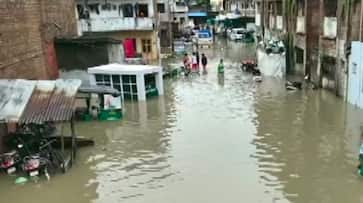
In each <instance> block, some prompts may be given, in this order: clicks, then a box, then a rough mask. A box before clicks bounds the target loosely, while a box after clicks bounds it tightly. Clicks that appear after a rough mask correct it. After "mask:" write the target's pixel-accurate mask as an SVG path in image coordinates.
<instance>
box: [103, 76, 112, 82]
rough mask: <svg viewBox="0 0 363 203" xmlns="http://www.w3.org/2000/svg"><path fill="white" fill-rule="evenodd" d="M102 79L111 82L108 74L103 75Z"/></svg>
mask: <svg viewBox="0 0 363 203" xmlns="http://www.w3.org/2000/svg"><path fill="white" fill-rule="evenodd" d="M103 80H104V81H105V82H111V79H110V76H109V75H103Z"/></svg>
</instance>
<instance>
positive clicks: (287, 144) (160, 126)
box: [0, 41, 363, 203]
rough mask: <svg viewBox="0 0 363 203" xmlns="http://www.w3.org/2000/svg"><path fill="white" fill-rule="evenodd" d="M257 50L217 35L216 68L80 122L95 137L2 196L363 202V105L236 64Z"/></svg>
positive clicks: (169, 202) (3, 182) (180, 202)
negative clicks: (361, 154)
mask: <svg viewBox="0 0 363 203" xmlns="http://www.w3.org/2000/svg"><path fill="white" fill-rule="evenodd" d="M253 50H254V48H253V46H246V45H244V44H241V43H228V44H226V43H225V42H223V41H218V45H217V48H215V49H211V50H205V53H206V54H207V56H208V57H209V59H210V63H211V65H210V66H209V69H208V71H209V72H208V74H206V75H200V76H198V75H193V76H191V77H189V78H184V77H179V78H174V79H168V80H165V95H164V96H163V97H158V98H154V99H151V100H149V101H148V102H146V103H145V102H144V103H143V102H140V103H130V102H127V103H126V112H125V118H124V119H123V120H122V121H117V122H81V123H77V128H76V129H77V132H78V134H79V135H82V136H87V137H90V138H93V139H94V140H95V141H96V146H95V147H90V148H83V149H81V150H80V151H79V153H78V157H77V162H76V164H75V165H74V166H73V168H72V169H71V170H70V171H69V172H68V173H66V174H63V175H57V176H54V177H52V179H51V180H50V181H46V180H45V179H44V178H42V179H40V180H39V181H38V182H33V181H30V182H28V183H26V184H25V185H15V184H14V180H15V177H12V176H6V175H2V176H1V177H0V197H1V200H0V202H14V203H15V202H16V203H22V202H37V203H48V202H52V203H64V202H75V203H82V202H96V203H98V202H107V203H112V202H127V203H150V202H155V203H186V202H188V203H189V202H190V203H203V202H206V203H221V202H257V203H258V202H261V203H262V202H263V203H265V202H266V203H271V202H296V203H316V202H319V203H320V202H326V203H341V202H363V190H362V188H363V178H362V177H359V176H358V174H357V169H356V165H357V154H358V148H359V143H360V139H361V138H360V134H361V133H360V130H361V129H360V126H361V125H362V120H361V118H362V115H363V113H362V111H360V110H358V109H356V108H354V107H352V106H350V105H347V104H345V102H344V101H343V100H341V99H339V98H336V97H335V96H334V95H332V94H331V93H329V92H326V91H314V90H304V91H298V92H287V91H286V90H285V88H284V81H282V80H280V79H276V78H264V81H263V82H262V83H261V84H256V83H254V82H253V81H252V78H251V76H249V75H247V74H244V73H242V72H241V71H240V70H239V68H238V67H237V66H236V62H238V61H240V60H242V59H243V58H247V57H253V55H254V51H253ZM222 57H223V58H224V59H225V61H226V69H225V74H224V76H218V74H217V73H216V63H217V62H218V60H219V59H220V58H222Z"/></svg>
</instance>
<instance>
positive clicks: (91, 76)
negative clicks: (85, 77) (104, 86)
mask: <svg viewBox="0 0 363 203" xmlns="http://www.w3.org/2000/svg"><path fill="white" fill-rule="evenodd" d="M89 83H90V85H96V76H95V75H94V74H89Z"/></svg>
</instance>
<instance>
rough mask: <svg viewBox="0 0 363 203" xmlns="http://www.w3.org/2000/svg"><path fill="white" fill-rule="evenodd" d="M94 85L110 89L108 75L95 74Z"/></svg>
mask: <svg viewBox="0 0 363 203" xmlns="http://www.w3.org/2000/svg"><path fill="white" fill-rule="evenodd" d="M95 78H96V85H100V86H108V87H111V77H110V75H103V74H96V75H95Z"/></svg>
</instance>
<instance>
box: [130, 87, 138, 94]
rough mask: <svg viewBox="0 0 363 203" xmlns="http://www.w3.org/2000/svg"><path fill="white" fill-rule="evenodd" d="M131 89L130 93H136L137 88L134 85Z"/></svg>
mask: <svg viewBox="0 0 363 203" xmlns="http://www.w3.org/2000/svg"><path fill="white" fill-rule="evenodd" d="M131 87H132V92H135V93H137V86H136V85H132V86H131Z"/></svg>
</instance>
